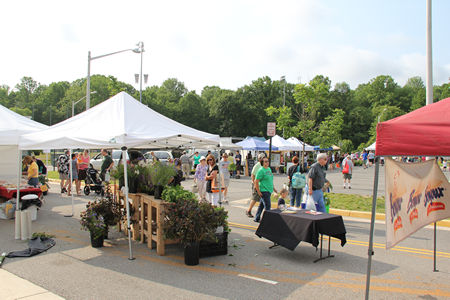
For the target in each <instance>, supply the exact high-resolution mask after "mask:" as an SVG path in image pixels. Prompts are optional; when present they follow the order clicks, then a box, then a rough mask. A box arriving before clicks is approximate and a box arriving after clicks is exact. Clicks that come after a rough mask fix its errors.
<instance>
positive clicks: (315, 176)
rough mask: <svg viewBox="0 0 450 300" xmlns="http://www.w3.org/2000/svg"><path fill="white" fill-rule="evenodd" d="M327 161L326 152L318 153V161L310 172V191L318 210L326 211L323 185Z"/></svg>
mask: <svg viewBox="0 0 450 300" xmlns="http://www.w3.org/2000/svg"><path fill="white" fill-rule="evenodd" d="M326 163H327V155H326V154H325V153H319V154H318V155H317V162H315V163H314V164H313V165H312V166H311V169H310V170H309V173H308V178H309V179H308V193H309V195H311V196H312V198H313V199H314V203H315V204H316V207H317V211H320V212H323V213H325V212H326V209H325V202H324V200H323V190H322V189H323V187H324V185H325V182H328V180H327V179H326V174H325V171H324V169H323V168H324V166H325V164H326Z"/></svg>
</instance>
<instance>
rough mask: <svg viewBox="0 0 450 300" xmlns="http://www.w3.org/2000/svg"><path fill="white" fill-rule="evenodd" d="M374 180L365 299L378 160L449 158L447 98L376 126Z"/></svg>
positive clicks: (368, 282)
mask: <svg viewBox="0 0 450 300" xmlns="http://www.w3.org/2000/svg"><path fill="white" fill-rule="evenodd" d="M375 155H376V157H377V158H376V164H375V179H374V185H373V200H372V218H371V224H370V237H369V251H368V256H369V258H368V264H367V279H366V299H368V295H369V287H370V270H371V264H372V256H373V254H374V253H373V232H374V224H375V207H376V203H377V190H378V172H379V166H380V163H379V159H378V157H379V156H403V155H405V156H450V98H446V99H443V100H441V101H439V102H436V103H433V104H430V105H427V106H424V107H422V108H419V109H416V110H414V111H412V112H410V113H408V114H405V115H403V116H400V117H397V118H395V119H392V120H389V121H386V122H382V123H379V124H378V125H377V140H376V148H375ZM434 226H435V227H434V255H435V256H434V271H437V270H436V223H435V224H434Z"/></svg>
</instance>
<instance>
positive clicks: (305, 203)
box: [301, 186, 316, 210]
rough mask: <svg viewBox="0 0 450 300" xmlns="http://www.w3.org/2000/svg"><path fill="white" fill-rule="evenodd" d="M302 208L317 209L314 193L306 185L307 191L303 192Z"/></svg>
mask: <svg viewBox="0 0 450 300" xmlns="http://www.w3.org/2000/svg"><path fill="white" fill-rule="evenodd" d="M301 208H302V209H306V210H316V204H315V202H314V199H313V197H312V195H310V194H309V192H308V186H306V188H305V192H304V193H303V197H302V203H301Z"/></svg>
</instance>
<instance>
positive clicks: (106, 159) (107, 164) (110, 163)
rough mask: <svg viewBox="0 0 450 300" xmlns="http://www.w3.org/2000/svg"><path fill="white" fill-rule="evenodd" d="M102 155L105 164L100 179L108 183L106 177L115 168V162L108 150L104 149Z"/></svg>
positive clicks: (101, 169)
mask: <svg viewBox="0 0 450 300" xmlns="http://www.w3.org/2000/svg"><path fill="white" fill-rule="evenodd" d="M101 154H102V155H103V162H102V166H101V168H100V178H101V179H102V181H106V179H108V178H107V177H106V173H108V172H109V171H110V170H111V168H112V167H113V166H114V161H113V160H112V158H111V156H110V155H109V153H108V150H106V149H102V151H101Z"/></svg>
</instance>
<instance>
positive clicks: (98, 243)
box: [90, 232, 103, 248]
mask: <svg viewBox="0 0 450 300" xmlns="http://www.w3.org/2000/svg"><path fill="white" fill-rule="evenodd" d="M90 234H91V246H92V247H93V248H100V247H103V235H101V236H99V237H98V238H95V237H94V234H93V233H92V232H90Z"/></svg>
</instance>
